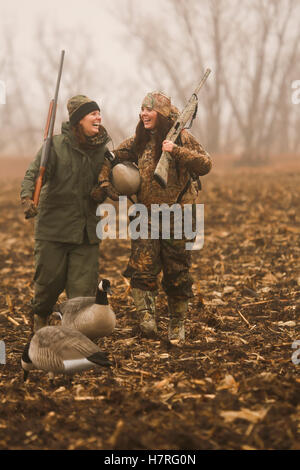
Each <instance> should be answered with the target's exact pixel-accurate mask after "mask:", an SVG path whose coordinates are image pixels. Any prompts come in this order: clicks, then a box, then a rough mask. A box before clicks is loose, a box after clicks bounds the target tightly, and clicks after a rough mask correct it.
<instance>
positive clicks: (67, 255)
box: [32, 240, 99, 317]
mask: <svg viewBox="0 0 300 470" xmlns="http://www.w3.org/2000/svg"><path fill="white" fill-rule="evenodd" d="M34 257H35V275H34V282H35V284H34V288H35V290H34V298H33V300H32V307H33V313H34V314H37V315H40V316H42V317H46V316H48V315H50V314H51V312H52V309H53V307H54V305H55V303H56V302H57V299H58V297H59V295H60V294H61V293H62V292H63V291H64V290H66V294H67V297H68V298H69V299H71V298H73V297H81V296H82V297H87V296H94V295H95V294H96V288H97V283H98V257H99V244H94V245H90V244H85V243H84V244H82V245H75V244H70V243H61V242H52V241H45V240H36V241H35V248H34Z"/></svg>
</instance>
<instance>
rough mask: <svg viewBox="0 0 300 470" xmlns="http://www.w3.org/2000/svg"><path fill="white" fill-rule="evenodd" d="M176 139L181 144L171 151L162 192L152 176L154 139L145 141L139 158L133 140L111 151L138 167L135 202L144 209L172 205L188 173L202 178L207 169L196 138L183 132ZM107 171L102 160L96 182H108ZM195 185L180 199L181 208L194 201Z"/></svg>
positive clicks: (206, 158) (206, 157) (208, 162)
mask: <svg viewBox="0 0 300 470" xmlns="http://www.w3.org/2000/svg"><path fill="white" fill-rule="evenodd" d="M180 138H181V145H175V146H174V149H173V151H172V152H171V156H172V157H173V159H172V160H171V162H170V166H169V174H168V186H167V188H166V189H163V188H162V187H161V186H160V185H159V184H158V183H157V182H156V181H155V180H154V177H153V175H154V171H155V168H156V164H157V161H156V160H155V149H154V139H151V140H150V141H149V142H148V144H147V146H146V148H145V150H144V152H143V154H142V155H136V153H135V151H134V146H133V142H134V137H131V138H129V139H127V140H125V141H124V142H122V143H121V144H120V145H119V146H118V148H117V149H116V150H114V154H115V156H116V157H117V158H118V159H119V160H120V161H134V162H136V163H137V164H138V167H139V171H140V175H141V186H140V189H139V192H138V194H137V198H138V202H139V203H142V204H144V205H145V206H147V207H148V208H150V207H151V204H162V203H166V204H174V203H176V202H177V201H178V197H179V195H180V194H181V193H182V191H183V190H184V188H185V187H186V185H187V183H188V181H189V179H190V178H191V175H192V174H193V175H194V176H201V175H205V174H207V173H208V172H209V171H210V169H211V166H212V163H211V158H210V156H209V154H208V153H207V152H206V151H205V150H204V149H203V147H202V146H201V145H200V144H199V143H198V142H197V141H196V139H195V138H194V137H193V136H192V135H191V134H190V133H189V132H188V131H186V130H183V131H182V132H181V134H180ZM109 171H110V164H109V163H108V162H106V161H105V164H104V166H103V170H102V171H101V175H99V180H105V179H108V175H109ZM196 186H197V185H196V184H195V183H192V184H190V186H189V187H188V189H187V190H186V191H185V193H184V194H183V196H182V199H181V201H180V204H181V205H183V204H189V203H190V204H191V203H194V202H195V201H196V198H197V193H198V191H197V187H196Z"/></svg>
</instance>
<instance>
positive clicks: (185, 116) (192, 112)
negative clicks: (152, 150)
mask: <svg viewBox="0 0 300 470" xmlns="http://www.w3.org/2000/svg"><path fill="white" fill-rule="evenodd" d="M210 72H211V70H210V69H207V70H206V71H205V73H204V75H203V77H202V79H201V81H200V83H199V84H198V86H197V88H196V89H195V91H194V93H193V94H192V96H191V97H190V99H189V101H188V103H187V104H186V106H185V107H184V109H183V111H182V112H181V113H180V115H179V117H178V118H177V120H176V122H175V123H174V124H173V126H172V127H171V129H170V131H169V132H168V134H167V136H166V140H171V141H172V142H175V141H176V139H177V137H178V136H179V135H180V132H181V131H182V130H183V129H184V128H185V126H186V124H187V123H188V122H189V121H190V120H191V124H192V122H193V120H194V118H195V117H196V113H197V106H198V96H197V95H198V93H199V91H200V89H201V88H202V86H203V85H204V83H205V82H206V80H207V77H208V76H209V74H210ZM171 160H172V157H171V155H170V154H169V152H162V154H161V156H160V159H159V161H158V163H157V165H156V168H155V171H154V179H155V180H156V181H157V182H158V183H159V184H160V186H161V187H162V188H164V189H165V188H166V187H167V184H168V173H169V165H170V161H171Z"/></svg>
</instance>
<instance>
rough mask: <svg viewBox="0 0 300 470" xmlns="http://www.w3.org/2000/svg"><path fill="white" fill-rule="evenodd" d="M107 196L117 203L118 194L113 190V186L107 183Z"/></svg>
mask: <svg viewBox="0 0 300 470" xmlns="http://www.w3.org/2000/svg"><path fill="white" fill-rule="evenodd" d="M106 191H107V195H108V197H110V199H112V200H113V201H118V200H119V196H120V193H118V191H117V190H116V189H115V188H114V186H113V185H112V184H111V183H109V184H108V186H107V187H106Z"/></svg>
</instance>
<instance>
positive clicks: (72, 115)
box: [67, 95, 100, 126]
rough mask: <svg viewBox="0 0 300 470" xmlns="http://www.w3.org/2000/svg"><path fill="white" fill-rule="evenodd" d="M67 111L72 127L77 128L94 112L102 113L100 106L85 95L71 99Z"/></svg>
mask: <svg viewBox="0 0 300 470" xmlns="http://www.w3.org/2000/svg"><path fill="white" fill-rule="evenodd" d="M67 109H68V113H69V119H70V123H71V124H72V126H75V124H77V122H79V121H80V120H81V119H82V118H83V117H84V116H86V115H87V114H89V113H91V112H92V111H100V108H99V106H98V104H97V103H96V102H95V101H92V100H91V99H90V98H88V97H87V96H85V95H76V96H73V97H72V98H70V99H69V101H68V103H67Z"/></svg>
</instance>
